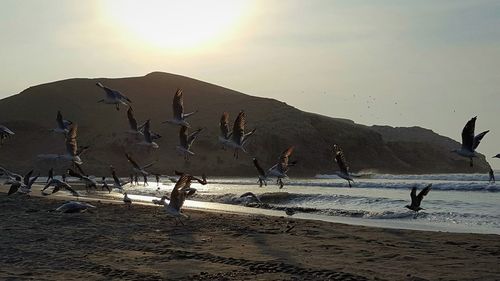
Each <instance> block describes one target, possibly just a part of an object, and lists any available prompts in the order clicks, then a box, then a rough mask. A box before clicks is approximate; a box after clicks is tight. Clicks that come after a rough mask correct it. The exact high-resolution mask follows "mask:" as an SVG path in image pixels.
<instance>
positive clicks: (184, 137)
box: [176, 126, 203, 161]
mask: <svg viewBox="0 0 500 281" xmlns="http://www.w3.org/2000/svg"><path fill="white" fill-rule="evenodd" d="M202 130H203V129H202V128H201V129H198V130H196V131H194V132H193V133H191V134H189V133H188V127H186V126H182V127H181V128H180V130H179V142H180V145H178V146H177V147H176V149H177V151H179V152H180V153H181V154H183V155H184V159H185V160H186V161H187V160H188V159H189V155H194V152H192V151H191V146H192V145H193V142H194V140H195V139H196V137H197V136H198V134H199V133H200V132H201V131H202Z"/></svg>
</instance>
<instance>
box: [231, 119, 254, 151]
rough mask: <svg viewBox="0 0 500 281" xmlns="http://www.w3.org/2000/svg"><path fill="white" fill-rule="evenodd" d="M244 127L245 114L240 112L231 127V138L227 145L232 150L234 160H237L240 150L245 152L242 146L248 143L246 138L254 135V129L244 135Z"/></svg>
mask: <svg viewBox="0 0 500 281" xmlns="http://www.w3.org/2000/svg"><path fill="white" fill-rule="evenodd" d="M245 125H246V119H245V112H244V111H240V113H239V114H238V117H236V120H235V121H234V126H233V132H232V136H231V141H229V142H228V143H227V145H228V146H230V147H232V148H234V154H233V156H234V158H236V159H238V151H239V150H242V151H243V152H245V153H246V152H247V151H246V150H245V147H244V145H245V144H246V142H247V141H248V138H249V137H250V136H251V135H253V133H255V130H256V129H253V130H252V131H250V132H249V133H245Z"/></svg>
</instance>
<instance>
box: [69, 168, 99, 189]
mask: <svg viewBox="0 0 500 281" xmlns="http://www.w3.org/2000/svg"><path fill="white" fill-rule="evenodd" d="M67 172H68V175H70V176H71V177H75V178H79V179H80V180H82V181H83V182H84V183H85V189H86V190H87V192H88V191H89V188H94V189H97V182H96V181H95V180H94V179H92V178H90V177H88V176H85V175H82V174H80V173H78V172H75V171H73V170H72V169H68V170H67Z"/></svg>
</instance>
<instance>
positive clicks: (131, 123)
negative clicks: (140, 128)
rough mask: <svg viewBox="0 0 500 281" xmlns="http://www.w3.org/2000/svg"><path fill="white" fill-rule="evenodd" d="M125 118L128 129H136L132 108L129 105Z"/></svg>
mask: <svg viewBox="0 0 500 281" xmlns="http://www.w3.org/2000/svg"><path fill="white" fill-rule="evenodd" d="M127 118H128V124H129V126H130V129H132V130H134V131H137V120H135V117H134V110H133V109H132V107H131V106H129V108H128V110H127Z"/></svg>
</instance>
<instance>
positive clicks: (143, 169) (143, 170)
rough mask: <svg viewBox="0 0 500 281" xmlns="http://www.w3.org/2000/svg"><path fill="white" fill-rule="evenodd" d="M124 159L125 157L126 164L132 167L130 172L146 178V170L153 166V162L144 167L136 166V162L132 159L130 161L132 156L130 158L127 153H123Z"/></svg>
mask: <svg viewBox="0 0 500 281" xmlns="http://www.w3.org/2000/svg"><path fill="white" fill-rule="evenodd" d="M125 157H127V160H128V162H129V163H130V164H131V165H132V170H133V171H134V172H135V173H139V174H141V175H143V176H147V175H149V172H147V171H146V169H147V168H149V167H151V166H153V164H154V162H153V163H149V164H147V165H144V166H142V167H141V166H139V164H137V162H135V161H134V159H132V156H130V154H128V153H125Z"/></svg>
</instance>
